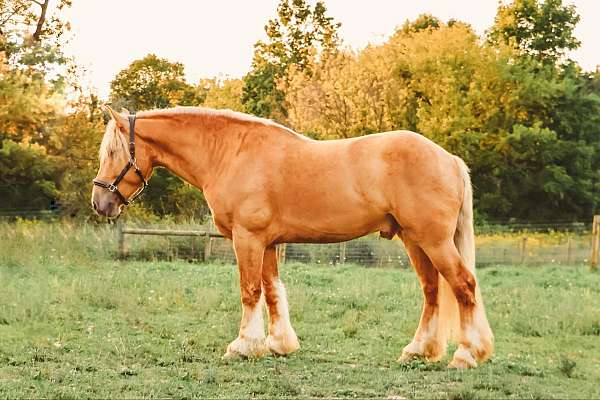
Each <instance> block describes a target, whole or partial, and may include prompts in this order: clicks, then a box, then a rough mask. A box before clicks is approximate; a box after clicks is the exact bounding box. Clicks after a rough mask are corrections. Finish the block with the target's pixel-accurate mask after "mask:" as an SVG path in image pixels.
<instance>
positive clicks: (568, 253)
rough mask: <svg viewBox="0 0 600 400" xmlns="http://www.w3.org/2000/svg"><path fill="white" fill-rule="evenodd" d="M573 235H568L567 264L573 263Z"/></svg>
mask: <svg viewBox="0 0 600 400" xmlns="http://www.w3.org/2000/svg"><path fill="white" fill-rule="evenodd" d="M571 247H572V246H571V235H569V236H567V265H571V252H572V251H571Z"/></svg>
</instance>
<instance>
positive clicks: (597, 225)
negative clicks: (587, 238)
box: [590, 215, 600, 271]
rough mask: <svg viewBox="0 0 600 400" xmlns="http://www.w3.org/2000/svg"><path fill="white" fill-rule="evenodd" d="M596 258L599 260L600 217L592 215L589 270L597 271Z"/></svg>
mask: <svg viewBox="0 0 600 400" xmlns="http://www.w3.org/2000/svg"><path fill="white" fill-rule="evenodd" d="M598 258H600V215H594V220H593V222H592V254H591V256H590V270H591V271H596V269H598Z"/></svg>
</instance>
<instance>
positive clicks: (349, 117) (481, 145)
mask: <svg viewBox="0 0 600 400" xmlns="http://www.w3.org/2000/svg"><path fill="white" fill-rule="evenodd" d="M515 59H518V60H519V61H518V62H515V61H514V60H515ZM311 70H312V71H314V72H313V73H312V74H311V75H310V76H309V75H306V74H302V73H296V74H292V76H291V78H290V83H289V85H288V88H287V93H286V100H287V104H288V109H289V122H290V123H291V125H292V126H293V127H294V128H295V129H297V130H299V131H302V132H305V133H306V134H308V135H310V136H312V137H316V138H323V139H330V138H344V137H353V136H361V135H365V134H370V133H374V132H381V131H387V130H398V129H410V130H414V131H416V132H420V133H422V134H423V135H425V136H427V137H429V138H431V139H432V140H434V141H435V142H436V143H438V144H440V145H441V146H443V147H444V148H446V149H447V150H449V151H451V152H453V153H455V154H458V155H459V156H461V157H463V158H464V159H465V161H467V164H469V166H470V167H471V170H472V175H473V182H474V186H475V188H476V190H475V207H476V208H477V212H478V215H480V216H481V217H483V218H485V219H490V220H509V219H511V218H516V219H519V220H552V219H555V220H578V219H579V220H589V219H590V218H591V215H593V213H594V212H596V210H598V209H599V207H600V196H598V193H599V192H600V172H599V171H600V161H599V156H598V154H599V151H598V150H599V149H600V102H599V100H600V97H599V95H598V94H599V93H600V91H599V90H598V88H597V86H596V85H597V79H598V77H597V76H596V75H588V74H583V73H581V71H580V70H579V69H578V68H577V67H576V66H575V65H573V64H564V65H562V67H561V68H557V67H556V66H555V65H550V64H548V65H543V64H540V62H539V61H538V60H535V59H533V58H531V57H530V56H528V55H523V54H521V53H519V52H518V51H516V50H515V49H513V48H512V47H510V46H505V45H503V44H502V43H499V44H497V47H496V48H494V47H491V46H489V45H486V44H482V43H481V41H480V39H479V38H478V37H477V35H476V34H475V33H474V31H473V30H472V29H471V28H470V27H469V26H468V25H466V24H463V23H459V22H456V21H454V22H453V23H452V24H444V23H442V22H440V21H439V20H437V19H435V18H433V17H431V16H421V17H420V18H419V19H418V20H417V21H415V22H413V23H410V22H407V23H406V24H405V25H404V27H403V28H401V29H399V30H398V31H397V32H396V34H395V35H394V36H393V37H391V38H390V40H389V41H388V42H387V43H384V44H382V45H380V46H371V47H368V48H366V49H364V50H363V51H361V52H359V53H357V54H354V53H350V52H339V53H338V54H337V55H335V56H333V57H329V58H327V59H325V60H318V61H316V62H314V64H313V65H312V66H311ZM349 76H351V77H352V79H348V77H349Z"/></svg>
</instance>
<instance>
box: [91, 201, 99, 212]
mask: <svg viewBox="0 0 600 400" xmlns="http://www.w3.org/2000/svg"><path fill="white" fill-rule="evenodd" d="M92 207H94V211H97V210H98V204H97V203H96V202H95V201H92Z"/></svg>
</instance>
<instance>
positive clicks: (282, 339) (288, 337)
mask: <svg viewBox="0 0 600 400" xmlns="http://www.w3.org/2000/svg"><path fill="white" fill-rule="evenodd" d="M262 286H263V290H264V294H265V299H266V300H267V309H268V311H269V336H268V337H267V347H268V348H269V350H271V351H272V352H273V353H276V354H282V355H283V354H290V353H293V352H294V351H296V350H298V349H299V348H300V344H299V343H298V337H297V336H296V332H294V329H293V328H292V324H291V323H290V315H289V310H288V301H287V295H286V292H285V287H284V286H283V282H281V280H280V279H279V271H278V269H277V255H276V252H275V246H270V247H267V248H266V250H265V255H264V258H263V268H262Z"/></svg>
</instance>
